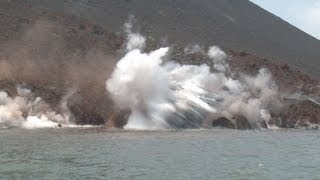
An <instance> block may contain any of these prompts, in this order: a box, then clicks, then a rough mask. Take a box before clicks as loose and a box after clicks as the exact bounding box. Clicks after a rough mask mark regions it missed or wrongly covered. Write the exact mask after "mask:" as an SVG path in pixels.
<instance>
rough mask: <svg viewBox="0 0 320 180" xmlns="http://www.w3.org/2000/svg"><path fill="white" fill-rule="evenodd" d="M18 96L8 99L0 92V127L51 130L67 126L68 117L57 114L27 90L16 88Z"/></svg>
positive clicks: (6, 95) (7, 96)
mask: <svg viewBox="0 0 320 180" xmlns="http://www.w3.org/2000/svg"><path fill="white" fill-rule="evenodd" d="M17 93H18V95H17V96H16V97H10V96H9V95H8V94H7V93H6V92H4V91H0V127H1V128H9V127H21V128H26V129H34V128H51V127H59V126H61V125H67V124H69V117H68V116H64V115H61V114H58V113H57V112H55V111H53V110H52V109H51V108H50V106H49V105H48V104H47V103H46V102H44V101H43V100H42V99H41V98H40V97H36V98H34V97H33V94H32V92H31V91H30V90H29V89H26V88H22V87H21V86H18V87H17Z"/></svg>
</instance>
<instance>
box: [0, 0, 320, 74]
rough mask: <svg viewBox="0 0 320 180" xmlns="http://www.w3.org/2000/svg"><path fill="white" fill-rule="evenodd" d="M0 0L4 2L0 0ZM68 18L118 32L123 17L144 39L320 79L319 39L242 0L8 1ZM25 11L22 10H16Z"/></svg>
mask: <svg viewBox="0 0 320 180" xmlns="http://www.w3.org/2000/svg"><path fill="white" fill-rule="evenodd" d="M3 1H4V0H3ZM11 2H12V3H18V4H25V3H27V4H30V5H31V6H36V7H43V8H46V9H47V10H50V11H57V12H60V13H63V14H73V15H76V16H78V17H82V18H85V19H88V20H89V21H91V22H93V23H95V24H98V25H101V26H102V27H103V28H104V29H107V30H109V31H112V32H119V31H120V30H121V27H122V24H123V22H124V21H126V20H127V18H128V15H129V14H133V15H135V16H136V18H137V20H138V22H139V25H140V28H141V30H142V32H143V33H144V34H146V35H148V36H150V39H149V40H154V39H155V40H157V41H158V42H163V43H170V44H172V43H174V44H180V45H186V44H189V43H198V44H203V45H219V46H222V47H223V48H227V49H236V50H239V51H247V52H250V53H253V54H257V55H258V56H260V57H266V58H268V59H275V60H283V61H284V62H286V63H288V64H290V65H294V66H296V67H298V68H300V69H301V70H303V71H305V72H307V73H309V74H311V75H313V76H314V77H316V78H320V69H319V68H320V59H319V57H320V51H318V49H320V41H319V40H317V39H315V38H313V37H311V36H309V35H307V34H306V33H304V32H302V31H300V30H298V29H297V28H295V27H293V26H291V25H290V24H288V23H286V22H285V21H283V20H281V19H280V18H278V17H276V16H274V15H272V14H270V13H269V12H267V11H265V10H263V9H261V8H260V7H258V6H256V5H255V4H253V3H251V2H250V1H248V0H197V1H192V0H175V1H172V0H161V1H158V0H93V1H87V0H64V1H62V0H56V1H51V0H11ZM22 13H25V12H22Z"/></svg>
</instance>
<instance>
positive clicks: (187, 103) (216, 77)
mask: <svg viewBox="0 0 320 180" xmlns="http://www.w3.org/2000/svg"><path fill="white" fill-rule="evenodd" d="M140 36H141V35H140ZM129 42H130V41H129ZM142 44H144V43H142ZM137 47H139V46H137ZM168 50H169V48H160V49H158V50H155V51H152V52H151V53H149V54H146V53H143V52H141V50H138V49H134V50H132V51H130V52H128V53H127V54H126V55H125V56H124V57H123V58H122V59H121V60H120V61H119V62H118V64H117V66H116V68H115V70H114V72H113V74H112V76H111V78H110V79H108V80H107V82H106V87H107V90H108V91H109V93H110V94H111V96H112V98H113V100H114V102H115V103H116V104H117V105H118V106H119V108H121V109H130V110H131V112H132V114H131V115H130V117H129V119H128V123H127V125H126V126H125V127H124V128H127V129H140V130H141V129H142V130H143V129H168V128H197V127H200V126H201V124H202V122H203V121H205V120H206V118H207V117H208V116H209V115H214V116H215V117H219V116H223V117H227V118H230V119H231V118H233V117H234V116H236V115H242V116H244V117H245V118H247V119H248V121H249V123H250V125H251V126H252V127H254V128H260V124H261V123H262V122H263V121H264V122H266V123H267V122H268V121H269V120H270V119H271V115H270V110H272V108H277V105H280V102H279V101H278V99H277V98H278V92H277V87H276V85H275V84H274V83H273V81H272V78H271V74H270V72H269V71H268V70H266V69H261V70H260V71H259V74H258V75H257V76H255V77H249V76H246V75H239V76H238V78H237V79H235V78H233V76H232V73H231V72H230V68H229V65H228V63H227V62H226V59H227V55H226V54H225V53H224V52H223V51H222V50H221V49H220V48H219V47H217V46H212V47H210V48H209V50H208V53H207V56H208V57H210V58H211V59H212V61H213V64H214V66H213V67H209V66H208V65H206V64H203V65H200V66H196V65H180V64H178V63H175V62H170V61H164V57H165V56H166V55H167V53H168Z"/></svg>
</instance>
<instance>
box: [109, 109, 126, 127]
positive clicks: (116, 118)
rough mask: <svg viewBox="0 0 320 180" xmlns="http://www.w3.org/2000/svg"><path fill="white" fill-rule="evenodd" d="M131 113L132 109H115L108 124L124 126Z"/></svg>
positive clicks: (110, 125)
mask: <svg viewBox="0 0 320 180" xmlns="http://www.w3.org/2000/svg"><path fill="white" fill-rule="evenodd" d="M130 114H131V111H130V110H121V111H114V112H112V113H111V115H110V116H109V119H108V121H107V124H106V126H107V127H115V128H123V126H125V125H126V124H127V122H128V118H129V116H130Z"/></svg>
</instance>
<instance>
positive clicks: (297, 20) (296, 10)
mask: <svg viewBox="0 0 320 180" xmlns="http://www.w3.org/2000/svg"><path fill="white" fill-rule="evenodd" d="M250 1H252V2H254V3H255V4H257V5H259V6H260V7H262V8H264V9H266V10H267V11H269V12H271V13H273V14H275V15H277V16H279V17H280V18H282V19H283V20H285V21H287V22H289V23H290V24H292V25H294V26H296V27H298V28H299V29H301V30H303V31H304V32H306V33H308V34H310V35H312V36H314V37H316V38H318V39H320V0H250Z"/></svg>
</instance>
